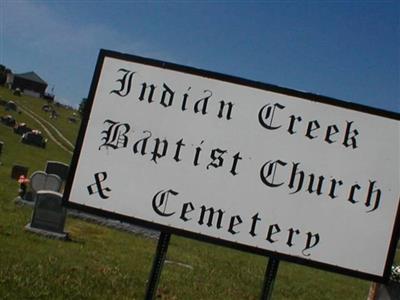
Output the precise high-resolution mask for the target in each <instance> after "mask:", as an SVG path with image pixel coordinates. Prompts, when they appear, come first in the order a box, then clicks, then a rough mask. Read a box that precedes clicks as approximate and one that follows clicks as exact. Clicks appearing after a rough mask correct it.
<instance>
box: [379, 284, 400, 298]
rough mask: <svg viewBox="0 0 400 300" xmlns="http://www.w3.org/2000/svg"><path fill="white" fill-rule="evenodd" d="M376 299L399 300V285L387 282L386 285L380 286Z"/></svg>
mask: <svg viewBox="0 0 400 300" xmlns="http://www.w3.org/2000/svg"><path fill="white" fill-rule="evenodd" d="M376 299H377V300H398V299H400V283H398V282H393V281H389V282H388V283H387V284H381V285H380V287H379V290H378V295H377V298H376Z"/></svg>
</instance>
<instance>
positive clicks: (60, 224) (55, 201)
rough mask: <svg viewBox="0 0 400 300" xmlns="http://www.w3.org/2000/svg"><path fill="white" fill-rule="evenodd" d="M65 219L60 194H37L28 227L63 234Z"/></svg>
mask: <svg viewBox="0 0 400 300" xmlns="http://www.w3.org/2000/svg"><path fill="white" fill-rule="evenodd" d="M65 217H66V208H65V207H63V206H62V194H60V193H57V192H53V191H39V192H37V196H36V202H35V207H34V210H33V214H32V221H31V224H30V227H32V228H37V229H41V230H45V231H50V232H55V233H58V234H64V224H65Z"/></svg>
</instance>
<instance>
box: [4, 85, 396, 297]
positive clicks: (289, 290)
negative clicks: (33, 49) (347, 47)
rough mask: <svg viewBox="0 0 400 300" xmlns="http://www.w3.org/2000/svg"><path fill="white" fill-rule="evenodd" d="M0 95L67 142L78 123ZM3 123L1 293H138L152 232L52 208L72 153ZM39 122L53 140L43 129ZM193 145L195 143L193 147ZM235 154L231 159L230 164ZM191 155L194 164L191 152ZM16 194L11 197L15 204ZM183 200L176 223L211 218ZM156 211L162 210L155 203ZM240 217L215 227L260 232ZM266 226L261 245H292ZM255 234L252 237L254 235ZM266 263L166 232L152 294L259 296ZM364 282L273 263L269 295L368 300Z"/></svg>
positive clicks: (23, 118)
mask: <svg viewBox="0 0 400 300" xmlns="http://www.w3.org/2000/svg"><path fill="white" fill-rule="evenodd" d="M164 89H165V90H166V87H164ZM1 96H3V97H4V98H7V99H13V101H15V103H16V104H17V105H18V107H19V106H20V105H22V106H25V107H29V109H30V110H31V111H32V112H34V113H35V114H37V115H38V116H40V117H42V118H43V119H45V120H47V121H49V122H50V123H51V124H53V125H54V126H55V127H56V128H57V129H59V130H60V132H62V133H63V135H64V136H65V137H66V138H67V139H68V140H70V141H73V142H74V141H75V139H76V136H77V134H78V129H79V126H76V125H75V122H76V123H78V124H79V122H80V120H79V118H78V117H77V116H76V115H73V118H74V120H75V121H73V122H72V121H71V120H70V118H71V115H72V112H71V111H67V110H66V109H63V108H58V111H59V117H58V118H55V119H51V118H50V115H49V113H48V112H46V111H44V110H43V109H42V107H43V106H44V105H45V102H44V100H42V99H33V98H29V97H27V96H18V97H17V96H14V95H12V91H9V90H6V89H3V88H2V87H0V97H1ZM171 99H172V98H171ZM161 100H162V99H161ZM164 100H166V99H164ZM197 100H199V99H197ZM161 104H162V103H161ZM222 108H223V106H222V107H221V108H220V109H222ZM0 114H1V115H6V112H5V110H4V107H0ZM8 114H9V115H8ZM10 119H14V122H15V123H14V125H11V126H10V125H7V124H8V123H7V122H8V121H7V120H10ZM7 120H4V122H3V118H2V122H1V124H0V162H1V164H0V245H2V247H1V248H0V253H1V256H0V265H1V268H0V298H4V299H26V298H40V299H54V298H63V299H64V298H65V299H68V298H91V299H92V298H103V299H112V298H134V299H143V298H144V295H145V290H146V284H147V281H148V277H149V272H150V269H151V266H152V262H153V257H154V253H155V250H156V247H157V238H158V232H157V231H148V230H143V228H141V227H135V226H133V225H132V226H131V225H129V224H127V223H123V222H120V221H115V220H107V219H106V218H103V217H99V216H93V215H91V214H87V213H82V212H77V211H73V210H70V211H67V209H66V208H65V207H64V206H62V205H61V198H62V193H63V189H64V187H65V181H66V179H67V175H68V173H69V166H70V163H71V158H72V156H71V154H70V153H68V152H67V151H64V150H62V149H61V148H60V147H59V146H58V145H57V144H56V143H54V142H53V141H52V140H50V139H49V140H48V141H47V142H46V147H45V148H44V149H43V148H40V147H29V146H28V145H25V144H23V143H21V142H20V139H21V136H19V135H18V134H20V132H21V131H23V130H24V129H23V128H25V127H28V125H27V124H29V127H28V128H38V129H41V128H40V127H39V125H38V123H35V121H34V120H33V119H32V118H30V117H29V116H28V115H27V114H26V113H22V114H18V113H17V112H14V111H9V112H7ZM42 123H43V124H44V122H42ZM15 124H18V125H17V127H14V126H15ZM23 124H25V125H23ZM10 127H11V128H10ZM20 127H22V128H20ZM12 128H19V129H14V130H15V131H17V132H16V133H18V134H16V133H14V132H13V131H14V130H13V129H12ZM47 128H48V129H49V130H50V131H51V132H52V133H53V134H54V136H56V134H55V132H54V130H53V129H51V127H47ZM26 133H27V132H25V133H24V134H26ZM155 142H156V141H155ZM142 143H143V140H142ZM159 143H160V141H159ZM171 145H176V147H175V149H172V150H174V151H173V152H171V153H168V154H171V155H170V156H171V157H172V158H174V157H175V158H179V154H180V151H182V153H183V151H184V150H186V148H184V145H183V141H181V142H180V143H179V142H177V143H171ZM192 146H193V145H192ZM137 147H139V144H137ZM149 147H150V144H149ZM188 147H189V146H188ZM195 147H197V149H201V148H200V145H194V146H193V148H195ZM138 149H139V148H138ZM157 149H158V150H157ZM157 149H156V148H154V147H153V148H152V149H151V150H153V156H154V160H156V159H157V160H158V159H160V158H161V155H160V153H162V152H161V148H157ZM178 149H179V150H178ZM102 150H104V149H102ZM172 150H170V151H172ZM157 151H159V152H157ZM196 151H197V155H198V158H199V155H200V150H196V149H193V152H194V156H196ZM104 152H105V151H104ZM148 153H150V150H149V152H148ZM177 153H178V155H177ZM142 155H143V154H142ZM149 155H150V154H149ZM157 155H158V156H157ZM212 155H214V157H213V156H212ZM208 157H211V158H212V159H213V160H214V163H217V162H218V159H217V157H216V153H214V154H211V155H210V154H208ZM233 158H234V157H233ZM238 160H239V156H237V157H236V162H237V161H238ZM191 161H193V162H194V160H193V158H192V160H191ZM157 162H160V163H161V162H162V160H160V161H157ZM211 162H212V160H211V161H210V162H208V163H211ZM155 164H156V162H155V161H154V165H155ZM232 169H233V170H236V169H234V168H233V165H232V163H231V165H229V168H228V171H229V170H232ZM160 196H161V195H160ZM16 199H18V201H14V200H16ZM21 200H22V201H21ZM158 200H160V199H158ZM132 201H134V199H132ZM190 201H191V200H190V199H189V200H187V202H185V203H183V205H186V206H182V207H181V208H180V210H179V211H177V212H176V216H175V215H174V217H176V218H179V217H180V220H181V221H182V222H185V221H190V222H197V223H198V222H199V221H202V222H203V226H206V223H207V220H208V221H209V220H210V219H208V218H206V215H205V213H206V211H207V208H209V207H206V206H204V207H203V208H201V207H194V206H193V204H190V203H191V202H190ZM158 204H160V205H161V202H158ZM155 207H157V204H156V206H155ZM158 208H160V212H161V213H165V211H162V210H161V207H158ZM217 211H218V207H216V210H215V215H214V218H215V219H214V220H212V221H214V223H212V224H213V226H218V212H217ZM208 216H211V215H208ZM228 217H229V218H228ZM192 218H193V219H192ZM239 218H242V217H240V216H239V215H234V216H227V219H226V220H224V222H225V223H226V224H225V223H224V224H223V225H224V228H223V229H224V230H226V231H228V230H229V229H231V233H232V235H234V233H235V232H236V231H240V230H243V231H247V232H250V235H251V231H252V230H253V233H255V231H256V229H257V230H258V229H259V227H258V226H259V224H258V222H259V218H260V216H253V219H251V220H252V224H253V223H254V227H252V226H251V224H250V227H249V228H247V227H246V228H244V227H242V226H240V224H239ZM250 218H251V216H250ZM243 219H244V217H243ZM265 221H267V220H265ZM263 222H264V220H263ZM221 224H222V223H221ZM260 224H261V222H260ZM256 225H257V228H256ZM267 225H268V226H265V228H264V230H263V232H262V234H263V235H265V237H266V238H267V236H268V235H269V239H270V241H274V240H275V238H278V237H279V239H282V243H287V242H293V243H294V242H295V238H297V233H296V228H283V226H281V227H282V228H281V230H282V232H281V233H279V232H278V227H277V226H275V225H274V224H273V223H268V224H267ZM287 229H289V231H288V230H287ZM290 229H292V231H291V232H290ZM264 231H265V232H264ZM257 233H260V234H261V232H260V231H257ZM275 234H276V235H275ZM302 234H303V233H302ZM313 238H314V239H313ZM304 239H305V241H304V245H303V248H307V247H308V248H307V250H309V249H310V248H312V247H311V246H312V244H313V243H316V240H315V237H314V236H312V235H307V232H305V238H304ZM266 241H267V240H266ZM296 241H297V240H296ZM307 242H308V244H307ZM289 244H290V243H289ZM289 244H288V246H289ZM16 253H17V254H16ZM267 262H268V258H267V257H265V256H262V255H256V254H251V253H248V252H242V251H239V250H235V249H231V248H227V247H223V246H219V245H213V244H210V243H205V242H203V241H199V240H193V239H187V238H184V237H181V236H178V235H173V236H172V238H171V242H170V246H169V249H168V253H167V258H166V264H165V266H164V268H163V272H162V276H161V280H160V283H159V285H158V291H157V298H159V299H259V293H260V289H261V286H262V284H263V282H262V281H263V276H264V273H265V268H266V264H267ZM395 263H397V264H400V255H397V256H396V259H395ZM391 285H392V286H393V289H390V290H389V292H387V291H386V290H385V289H386V288H385V287H382V286H380V291H381V293H383V292H386V293H390V292H391V293H393V290H394V289H396V288H398V286H397V285H396V284H394V283H391ZM370 286H371V282H370V281H367V280H362V279H357V278H354V277H350V276H346V275H341V274H337V273H333V272H327V271H323V270H320V269H315V268H311V267H307V266H302V265H298V264H293V263H289V262H283V261H282V262H281V263H280V268H279V272H278V275H277V280H276V283H275V287H274V299H278V300H279V299H281V300H283V299H318V300H319V299H360V300H361V299H367V297H368V293H369V290H370ZM393 299H394V298H393Z"/></svg>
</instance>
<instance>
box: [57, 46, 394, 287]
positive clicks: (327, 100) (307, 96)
mask: <svg viewBox="0 0 400 300" xmlns="http://www.w3.org/2000/svg"><path fill="white" fill-rule="evenodd" d="M106 57H110V58H115V59H120V60H125V61H130V62H135V63H140V64H144V65H149V66H154V67H159V68H164V69H169V70H174V71H178V72H182V73H187V74H191V75H198V76H202V77H208V78H212V79H217V80H221V81H225V82H229V83H234V84H238V85H243V86H247V87H253V88H257V89H261V90H265V91H270V92H274V93H279V94H283V95H289V96H294V97H297V98H300V99H303V100H305V101H312V102H319V103H324V104H329V105H333V106H337V107H342V108H347V109H351V110H355V111H359V112H363V113H367V114H372V115H377V116H382V117H385V118H389V119H394V120H397V121H399V120H400V114H399V113H395V112H390V111H386V110H382V109H377V108H372V107H368V106H365V105H361V104H356V103H351V102H346V101H343V100H338V99H334V98H331V97H326V96H321V95H317V94H312V93H307V92H301V91H297V90H294V89H289V88H284V87H280V86H276V85H271V84H266V83H262V82H256V81H252V80H247V79H243V78H240V77H235V76H230V75H225V74H221V73H217V72H212V71H206V70H202V69H197V68H192V67H188V66H183V65H178V64H174V63H169V62H165V61H160V60H155V59H149V58H144V57H140V56H136V55H131V54H125V53H119V52H115V51H111V50H105V49H101V50H100V52H99V55H98V60H97V64H96V68H95V71H94V75H93V78H92V83H91V87H90V92H89V96H88V100H87V102H86V106H85V110H84V113H83V117H82V123H81V127H80V130H79V134H78V138H77V141H76V146H75V151H74V154H73V157H72V161H71V168H70V172H69V176H68V178H67V181H66V186H65V191H64V196H63V205H64V206H66V207H69V208H73V209H77V210H80V211H83V212H86V213H89V214H93V215H97V216H101V217H105V218H110V219H117V220H120V221H122V222H127V223H132V224H136V225H140V226H144V227H148V228H152V229H156V230H160V231H163V232H168V233H171V234H177V235H180V236H184V237H187V238H192V239H196V240H200V241H204V242H208V243H212V244H217V245H222V246H226V247H230V248H233V249H237V250H241V251H245V252H251V253H254V254H258V255H262V256H268V257H273V258H275V259H280V260H285V261H288V262H294V263H298V264H301V265H305V266H311V267H315V268H318V269H323V270H327V271H331V272H336V273H340V274H344V275H348V276H353V277H357V278H360V279H365V280H370V281H375V282H382V283H386V282H387V281H388V280H389V276H390V271H391V266H392V262H393V260H394V256H395V253H396V245H397V241H398V237H399V233H400V202H399V204H398V207H397V213H396V221H395V226H394V228H393V232H392V236H391V241H390V248H389V251H388V255H387V257H386V264H385V271H384V274H383V276H382V277H381V276H375V275H372V274H368V273H364V272H360V271H357V270H351V269H347V268H343V267H339V266H335V265H331V264H326V263H321V262H316V261H311V260H307V259H303V258H300V257H295V256H291V255H287V254H282V253H276V252H271V251H268V250H264V249H260V248H256V247H252V246H247V245H243V244H237V243H234V242H230V241H225V240H221V239H218V238H214V237H211V236H206V235H201V234H196V233H193V232H189V231H186V230H182V229H177V228H172V227H168V226H164V225H160V224H155V223H152V222H149V221H146V220H142V219H138V218H134V217H130V216H126V215H121V214H118V213H114V212H110V211H105V210H101V209H97V208H93V207H90V206H85V205H81V204H77V203H73V202H69V196H70V193H71V189H72V184H73V179H74V176H75V172H76V168H77V165H78V161H79V157H80V154H81V149H82V145H83V140H84V137H85V132H86V129H87V125H88V121H89V117H90V113H91V110H92V106H93V101H94V97H95V92H96V90H97V87H98V82H99V78H100V73H101V69H102V66H103V62H104V59H105V58H106ZM399 200H400V199H399Z"/></svg>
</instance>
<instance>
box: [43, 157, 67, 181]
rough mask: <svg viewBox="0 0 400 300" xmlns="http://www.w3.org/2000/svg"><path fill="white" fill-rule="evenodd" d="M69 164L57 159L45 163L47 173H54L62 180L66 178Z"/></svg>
mask: <svg viewBox="0 0 400 300" xmlns="http://www.w3.org/2000/svg"><path fill="white" fill-rule="evenodd" d="M68 171H69V166H68V165H67V164H64V163H62V162H59V161H48V162H47V164H46V173H47V174H56V175H58V176H60V178H61V180H62V181H65V180H67V176H68Z"/></svg>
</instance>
